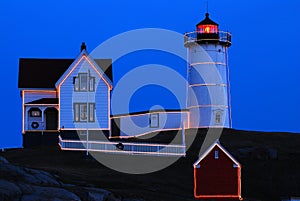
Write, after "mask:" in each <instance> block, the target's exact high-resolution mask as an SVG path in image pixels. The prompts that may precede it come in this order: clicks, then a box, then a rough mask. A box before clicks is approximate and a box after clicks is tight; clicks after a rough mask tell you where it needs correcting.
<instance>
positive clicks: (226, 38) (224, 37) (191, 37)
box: [184, 31, 231, 46]
mask: <svg viewBox="0 0 300 201" xmlns="http://www.w3.org/2000/svg"><path fill="white" fill-rule="evenodd" d="M198 34H200V33H199V32H197V31H193V32H189V33H186V34H184V45H189V44H190V43H194V42H200V41H209V40H211V41H220V42H223V43H227V44H228V45H229V46H230V45H231V33H229V32H224V31H219V32H218V38H211V37H207V38H205V37H203V36H204V35H205V34H202V37H201V38H198V37H197V36H198Z"/></svg>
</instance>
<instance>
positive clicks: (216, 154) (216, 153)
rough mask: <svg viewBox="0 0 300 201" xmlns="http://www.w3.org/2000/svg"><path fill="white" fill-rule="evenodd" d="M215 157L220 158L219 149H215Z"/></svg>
mask: <svg viewBox="0 0 300 201" xmlns="http://www.w3.org/2000/svg"><path fill="white" fill-rule="evenodd" d="M215 159H219V151H218V150H216V151H215Z"/></svg>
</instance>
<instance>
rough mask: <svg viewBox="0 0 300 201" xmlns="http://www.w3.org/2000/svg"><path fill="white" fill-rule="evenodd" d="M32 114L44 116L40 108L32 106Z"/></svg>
mask: <svg viewBox="0 0 300 201" xmlns="http://www.w3.org/2000/svg"><path fill="white" fill-rule="evenodd" d="M30 116H31V117H41V116H42V112H41V110H40V109H38V108H32V109H31V110H30Z"/></svg>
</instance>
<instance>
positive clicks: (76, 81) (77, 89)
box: [73, 77, 79, 91]
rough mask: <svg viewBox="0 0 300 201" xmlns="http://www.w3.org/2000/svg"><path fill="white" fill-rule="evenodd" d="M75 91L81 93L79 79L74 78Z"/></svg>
mask: <svg viewBox="0 0 300 201" xmlns="http://www.w3.org/2000/svg"><path fill="white" fill-rule="evenodd" d="M73 82H74V91H79V78H78V77H74V81H73Z"/></svg>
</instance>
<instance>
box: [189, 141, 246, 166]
mask: <svg viewBox="0 0 300 201" xmlns="http://www.w3.org/2000/svg"><path fill="white" fill-rule="evenodd" d="M216 146H218V147H219V148H220V149H221V150H222V151H223V152H224V153H225V154H226V155H227V156H228V157H229V158H230V159H231V160H232V161H233V162H234V163H235V164H236V165H237V166H238V167H241V164H240V163H239V162H238V161H237V160H236V159H235V158H234V157H233V156H232V155H231V154H230V153H229V152H228V151H227V150H226V149H225V148H224V147H223V146H222V145H221V144H220V141H219V139H218V140H216V141H215V142H214V143H213V144H212V145H211V146H210V147H209V148H208V149H207V150H206V151H205V152H204V153H203V154H201V155H200V156H199V159H198V160H197V161H196V162H195V163H194V167H196V166H197V165H198V164H199V163H200V162H201V161H202V160H203V159H204V158H205V157H206V156H207V155H208V154H209V153H210V152H211V151H212V150H213V148H215V147H216Z"/></svg>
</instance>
